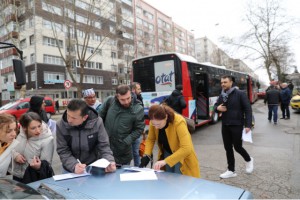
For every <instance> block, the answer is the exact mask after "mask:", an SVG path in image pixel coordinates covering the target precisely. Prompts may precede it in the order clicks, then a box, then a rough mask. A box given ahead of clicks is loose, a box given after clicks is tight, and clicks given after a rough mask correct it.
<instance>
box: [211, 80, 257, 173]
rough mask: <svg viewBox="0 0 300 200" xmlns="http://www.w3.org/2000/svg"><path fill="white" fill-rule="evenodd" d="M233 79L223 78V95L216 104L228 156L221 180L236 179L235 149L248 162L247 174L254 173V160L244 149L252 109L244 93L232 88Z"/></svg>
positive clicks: (250, 122)
mask: <svg viewBox="0 0 300 200" xmlns="http://www.w3.org/2000/svg"><path fill="white" fill-rule="evenodd" d="M232 84H233V77H232V76H228V75H225V76H223V77H222V78H221V86H222V93H221V95H220V96H219V98H218V100H217V102H216V104H215V112H218V113H220V112H221V113H222V138H223V143H224V148H225V151H226V156H227V163H228V170H227V171H226V172H224V173H223V174H221V175H220V178H231V177H236V176H237V174H236V173H235V160H234V152H233V148H232V147H234V149H235V151H236V152H238V153H239V154H240V155H241V156H242V157H243V158H244V160H245V161H246V172H247V173H252V171H253V161H254V160H253V158H252V157H250V156H249V154H248V153H247V151H246V150H245V149H244V148H243V146H242V144H243V141H242V133H243V128H244V126H245V131H246V133H248V132H249V131H250V127H251V124H252V109H251V105H250V102H249V100H248V98H247V96H246V94H245V93H244V92H243V91H240V90H239V89H237V88H236V87H233V86H232Z"/></svg>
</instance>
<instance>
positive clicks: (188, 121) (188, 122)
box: [182, 115, 196, 133]
mask: <svg viewBox="0 0 300 200" xmlns="http://www.w3.org/2000/svg"><path fill="white" fill-rule="evenodd" d="M182 117H183V118H184V119H185V121H186V125H187V128H188V130H189V132H190V133H194V132H195V130H196V126H195V121H194V120H193V119H190V118H188V117H185V116H183V115H182Z"/></svg>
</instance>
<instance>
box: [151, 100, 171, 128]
mask: <svg viewBox="0 0 300 200" xmlns="http://www.w3.org/2000/svg"><path fill="white" fill-rule="evenodd" d="M166 115H167V116H168V120H167V121H168V122H169V123H173V121H174V118H175V112H174V110H173V109H172V108H171V107H169V106H167V105H166V104H164V103H163V104H160V105H152V106H151V107H150V109H149V112H148V116H149V119H150V120H152V119H158V120H162V119H165V118H166Z"/></svg>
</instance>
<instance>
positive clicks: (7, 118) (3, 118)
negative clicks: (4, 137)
mask: <svg viewBox="0 0 300 200" xmlns="http://www.w3.org/2000/svg"><path fill="white" fill-rule="evenodd" d="M14 122H15V123H16V119H15V117H14V116H12V115H10V114H7V113H3V114H0V130H3V131H5V132H6V131H7V129H8V127H9V125H10V124H11V123H14Z"/></svg>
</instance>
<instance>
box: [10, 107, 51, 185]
mask: <svg viewBox="0 0 300 200" xmlns="http://www.w3.org/2000/svg"><path fill="white" fill-rule="evenodd" d="M19 122H20V124H21V129H20V134H19V135H18V137H17V139H16V140H17V141H19V145H18V146H17V147H16V148H15V152H14V153H13V158H14V160H13V162H12V165H11V167H10V169H9V172H10V173H11V174H13V179H14V180H17V181H20V182H23V176H24V173H25V170H26V168H27V167H28V166H29V165H30V166H31V167H32V168H33V169H35V170H39V169H40V167H41V160H46V161H48V163H49V164H50V165H51V163H52V158H53V153H54V139H53V136H52V133H51V131H50V129H49V127H48V126H47V124H46V123H45V122H44V121H42V120H41V118H40V116H39V115H38V114H36V113H34V112H28V113H25V114H23V115H22V116H21V118H20V120H19Z"/></svg>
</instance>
